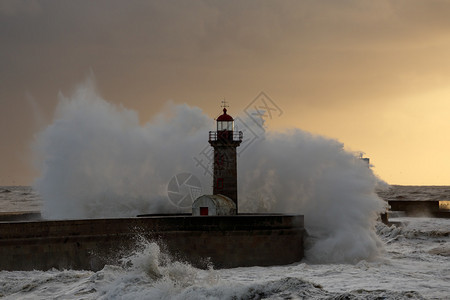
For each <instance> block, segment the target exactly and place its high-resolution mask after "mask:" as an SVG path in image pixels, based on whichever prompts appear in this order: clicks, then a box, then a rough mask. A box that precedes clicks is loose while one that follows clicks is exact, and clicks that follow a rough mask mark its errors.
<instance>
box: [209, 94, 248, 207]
mask: <svg viewBox="0 0 450 300" xmlns="http://www.w3.org/2000/svg"><path fill="white" fill-rule="evenodd" d="M216 121H217V131H210V132H209V144H210V145H211V146H212V147H213V148H214V172H213V174H214V176H213V177H214V178H213V194H214V195H218V194H221V195H224V196H227V197H228V198H230V199H231V200H233V202H234V203H235V204H236V212H237V210H238V197H237V159H236V148H237V147H238V146H239V145H240V144H241V142H242V137H243V135H242V131H234V119H233V117H231V116H230V115H229V114H227V108H226V103H225V101H223V114H222V115H220V116H219V117H218V118H217V119H216Z"/></svg>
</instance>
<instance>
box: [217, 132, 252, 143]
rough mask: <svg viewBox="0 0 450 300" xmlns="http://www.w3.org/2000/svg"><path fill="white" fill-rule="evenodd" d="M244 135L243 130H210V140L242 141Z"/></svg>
mask: <svg viewBox="0 0 450 300" xmlns="http://www.w3.org/2000/svg"><path fill="white" fill-rule="evenodd" d="M243 137H244V135H243V134H242V131H228V130H223V131H210V132H209V141H210V142H211V141H219V140H223V141H230V142H242V139H243Z"/></svg>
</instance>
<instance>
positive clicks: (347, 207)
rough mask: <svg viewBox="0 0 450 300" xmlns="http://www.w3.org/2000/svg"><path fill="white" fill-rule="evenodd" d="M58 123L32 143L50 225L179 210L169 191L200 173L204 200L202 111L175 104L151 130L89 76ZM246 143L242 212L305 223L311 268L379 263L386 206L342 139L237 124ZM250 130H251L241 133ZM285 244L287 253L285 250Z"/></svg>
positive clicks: (205, 126)
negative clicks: (174, 182) (298, 217)
mask: <svg viewBox="0 0 450 300" xmlns="http://www.w3.org/2000/svg"><path fill="white" fill-rule="evenodd" d="M59 98H60V101H59V105H58V107H57V110H56V114H55V119H54V121H53V123H52V124H51V125H49V126H48V127H47V128H46V129H45V130H44V131H42V132H41V133H39V134H38V135H37V138H36V143H35V147H34V150H35V153H36V157H38V158H40V159H39V160H38V161H39V164H38V165H39V167H40V170H41V174H40V177H39V178H38V179H37V180H36V182H35V189H36V190H37V191H38V192H39V193H40V195H41V196H42V198H43V209H42V213H43V216H44V217H45V218H48V219H61V218H101V217H132V216H135V215H137V214H145V213H167V212H174V211H177V210H176V207H174V206H173V205H172V204H171V203H170V201H169V200H168V198H167V184H168V182H169V181H170V179H171V178H172V177H173V176H175V175H176V174H178V173H181V172H189V173H192V174H194V175H196V176H197V177H198V178H199V180H200V181H201V184H202V186H203V192H204V193H211V189H210V186H211V181H212V178H211V177H210V176H207V175H205V173H204V170H203V169H201V168H199V167H198V166H196V165H195V161H194V160H193V158H194V157H196V155H198V153H199V152H200V151H201V150H202V149H204V148H205V147H207V146H208V144H207V133H208V131H209V130H212V129H214V123H213V122H212V118H211V117H209V116H207V115H205V114H204V113H203V112H202V111H201V109H199V108H195V107H190V106H188V105H185V104H183V105H175V104H173V103H168V104H167V106H166V107H165V109H164V110H163V111H162V112H161V113H159V114H158V115H157V116H155V117H154V118H153V119H152V120H151V121H150V122H148V123H147V124H145V125H140V122H139V119H138V116H137V113H136V112H135V111H132V110H129V109H126V108H124V107H123V106H116V105H113V104H111V103H109V102H107V101H105V100H104V99H102V98H101V97H100V96H99V95H98V93H97V91H96V90H95V84H94V81H93V79H92V78H89V79H88V80H87V82H86V83H84V84H82V85H80V86H79V87H78V88H77V89H76V91H75V92H74V94H73V95H72V96H70V97H65V96H63V95H60V97H59ZM237 119H238V120H239V122H241V124H237V125H238V126H239V127H240V128H247V129H248V130H247V132H244V135H246V134H247V135H248V134H249V133H251V132H257V139H256V140H255V141H254V142H253V143H251V144H247V145H246V144H245V143H246V142H247V143H249V140H248V139H247V140H245V136H244V142H243V144H242V145H241V152H239V157H238V189H239V205H240V211H241V212H282V213H290V214H303V215H305V223H306V228H307V230H308V233H309V234H310V239H309V240H308V242H307V244H306V245H307V251H306V258H307V259H308V260H309V261H311V262H352V263H353V262H357V261H359V260H361V259H371V258H374V257H376V255H377V253H378V250H379V248H380V247H381V242H380V240H379V239H378V237H377V236H376V234H375V228H374V227H375V220H376V217H377V214H378V213H379V212H381V211H383V209H384V203H383V201H382V200H380V199H379V198H378V196H377V195H376V194H375V187H376V185H377V183H378V182H379V180H378V179H377V178H376V177H375V176H374V174H373V173H372V171H371V170H370V168H368V166H367V164H366V163H365V162H363V161H361V160H360V159H358V158H356V157H355V156H354V155H353V154H351V153H348V152H346V151H345V150H344V149H343V145H342V144H341V143H339V142H338V141H336V140H331V139H328V138H324V137H320V136H317V135H312V134H310V133H308V132H305V131H302V130H300V129H292V130H288V131H284V132H274V131H266V130H264V127H263V122H262V121H260V122H258V123H256V122H254V120H253V119H250V118H246V117H245V116H240V117H238V118H237ZM244 125H245V126H244ZM287 246H288V245H287Z"/></svg>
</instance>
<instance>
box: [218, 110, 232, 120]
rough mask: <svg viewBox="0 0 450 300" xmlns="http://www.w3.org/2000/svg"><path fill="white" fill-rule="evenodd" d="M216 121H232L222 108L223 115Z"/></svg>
mask: <svg viewBox="0 0 450 300" xmlns="http://www.w3.org/2000/svg"><path fill="white" fill-rule="evenodd" d="M217 121H234V120H233V117H232V116H230V115H228V114H227V109H226V108H225V107H224V108H223V114H222V115H220V116H219V117H218V118H217Z"/></svg>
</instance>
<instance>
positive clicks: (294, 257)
mask: <svg viewBox="0 0 450 300" xmlns="http://www.w3.org/2000/svg"><path fill="white" fill-rule="evenodd" d="M304 234H305V231H304V220H303V216H288V215H237V216H206V217H205V216H202V217H193V216H151V217H139V218H123V219H88V220H64V221H36V222H0V270H33V269H36V270H48V269H51V268H57V269H85V270H94V271H96V270H100V269H101V268H103V266H104V265H105V264H113V265H115V264H118V263H119V259H120V258H122V257H125V256H128V255H130V254H131V253H132V252H133V251H134V250H135V249H137V248H139V245H141V240H142V238H144V239H146V240H149V241H156V242H158V244H159V245H160V246H161V248H162V250H163V251H166V252H167V253H169V254H170V255H171V256H172V257H173V258H174V259H177V260H183V261H187V262H189V263H191V264H193V265H194V266H197V267H203V268H205V267H207V266H208V263H211V264H212V265H213V266H214V267H215V268H233V267H246V266H270V265H283V264H290V263H294V262H298V261H300V260H301V259H302V258H303V239H304Z"/></svg>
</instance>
